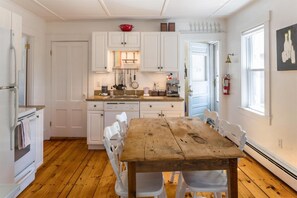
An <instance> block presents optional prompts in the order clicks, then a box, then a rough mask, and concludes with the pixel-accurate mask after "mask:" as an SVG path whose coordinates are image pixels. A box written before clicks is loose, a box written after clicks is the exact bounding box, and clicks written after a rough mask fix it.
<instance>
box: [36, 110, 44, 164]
mask: <svg viewBox="0 0 297 198" xmlns="http://www.w3.org/2000/svg"><path fill="white" fill-rule="evenodd" d="M43 114H44V110H43V109H40V110H38V111H36V151H35V154H36V158H35V166H36V169H37V168H38V167H40V166H41V165H42V163H43V132H44V130H43V128H44V127H43V122H44V121H43V120H44V115H43Z"/></svg>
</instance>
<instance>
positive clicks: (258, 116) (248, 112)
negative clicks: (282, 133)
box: [238, 107, 272, 125]
mask: <svg viewBox="0 0 297 198" xmlns="http://www.w3.org/2000/svg"><path fill="white" fill-rule="evenodd" d="M238 108H239V109H240V112H241V114H242V115H244V116H247V117H250V118H252V119H255V120H258V121H260V122H264V123H266V124H268V125H271V118H272V117H271V116H270V115H265V114H263V113H260V112H258V111H255V110H252V109H249V108H246V107H238Z"/></svg>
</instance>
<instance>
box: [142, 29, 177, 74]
mask: <svg viewBox="0 0 297 198" xmlns="http://www.w3.org/2000/svg"><path fill="white" fill-rule="evenodd" d="M178 41H179V36H178V33H176V32H143V33H141V70H142V71H178Z"/></svg>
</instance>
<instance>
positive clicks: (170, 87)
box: [166, 78, 179, 97]
mask: <svg viewBox="0 0 297 198" xmlns="http://www.w3.org/2000/svg"><path fill="white" fill-rule="evenodd" d="M178 89H179V80H177V79H176V78H173V79H170V80H167V82H166V95H167V96H168V97H179V93H178Z"/></svg>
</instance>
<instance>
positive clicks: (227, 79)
mask: <svg viewBox="0 0 297 198" xmlns="http://www.w3.org/2000/svg"><path fill="white" fill-rule="evenodd" d="M230 79H231V78H230V75H229V74H226V75H225V76H224V78H223V94H224V95H230Z"/></svg>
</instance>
